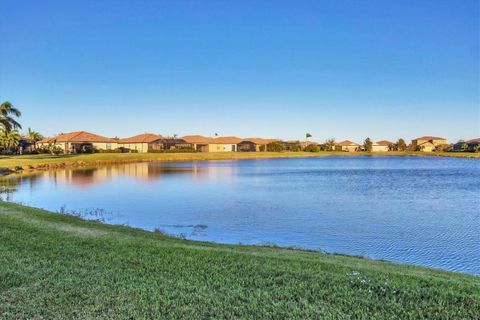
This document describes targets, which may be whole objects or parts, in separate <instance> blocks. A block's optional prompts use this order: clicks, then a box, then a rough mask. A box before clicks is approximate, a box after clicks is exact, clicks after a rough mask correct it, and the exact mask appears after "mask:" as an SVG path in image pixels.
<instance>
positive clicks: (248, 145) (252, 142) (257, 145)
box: [237, 138, 277, 152]
mask: <svg viewBox="0 0 480 320" xmlns="http://www.w3.org/2000/svg"><path fill="white" fill-rule="evenodd" d="M274 141H277V140H275V139H262V138H246V139H243V140H242V141H241V142H239V143H238V144H237V151H241V152H255V151H260V150H261V149H264V151H266V147H267V144H269V143H270V142H274ZM262 146H263V148H262Z"/></svg>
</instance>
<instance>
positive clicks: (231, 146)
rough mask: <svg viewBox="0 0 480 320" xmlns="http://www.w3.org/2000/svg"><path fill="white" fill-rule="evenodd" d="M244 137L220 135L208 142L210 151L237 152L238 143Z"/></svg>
mask: <svg viewBox="0 0 480 320" xmlns="http://www.w3.org/2000/svg"><path fill="white" fill-rule="evenodd" d="M242 140H243V139H241V138H238V137H218V138H214V139H212V140H211V141H210V143H209V144H208V152H237V144H239V143H240V142H242Z"/></svg>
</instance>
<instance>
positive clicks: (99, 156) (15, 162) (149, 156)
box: [0, 151, 480, 169]
mask: <svg viewBox="0 0 480 320" xmlns="http://www.w3.org/2000/svg"><path fill="white" fill-rule="evenodd" d="M359 155H361V156H442V157H465V158H466V157H469V158H480V153H468V152H439V153H425V152H373V153H368V152H340V151H334V152H326V151H324V152H215V153H213V152H210V153H94V154H76V155H58V156H55V155H49V154H38V155H20V156H18V155H17V156H0V168H4V169H6V168H15V167H23V166H25V167H28V166H43V165H56V164H57V165H58V164H66V165H69V164H70V165H76V164H81V165H91V164H95V165H96V164H109V163H122V162H141V161H205V160H235V159H261V158H292V157H325V156H359Z"/></svg>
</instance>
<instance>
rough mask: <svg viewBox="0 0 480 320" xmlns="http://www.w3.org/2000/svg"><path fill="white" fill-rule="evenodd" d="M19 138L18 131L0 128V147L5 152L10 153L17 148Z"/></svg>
mask: <svg viewBox="0 0 480 320" xmlns="http://www.w3.org/2000/svg"><path fill="white" fill-rule="evenodd" d="M21 138H22V137H21V136H20V133H19V132H18V130H10V131H9V130H7V129H6V128H0V146H2V147H3V149H4V150H5V151H7V152H11V151H12V150H13V149H14V148H16V147H18V145H19V144H20V139H21Z"/></svg>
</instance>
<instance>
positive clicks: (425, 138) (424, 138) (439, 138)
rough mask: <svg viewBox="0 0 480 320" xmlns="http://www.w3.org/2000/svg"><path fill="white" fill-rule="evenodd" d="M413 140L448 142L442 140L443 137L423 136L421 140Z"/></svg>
mask: <svg viewBox="0 0 480 320" xmlns="http://www.w3.org/2000/svg"><path fill="white" fill-rule="evenodd" d="M413 140H447V139H445V138H441V137H434V136H423V137H420V138H415V139H413Z"/></svg>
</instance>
